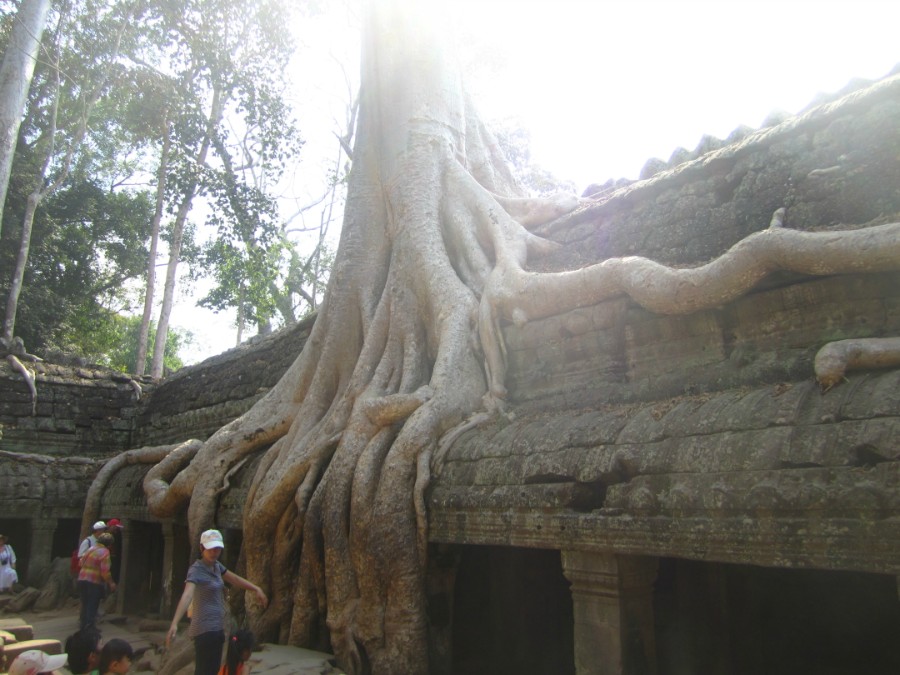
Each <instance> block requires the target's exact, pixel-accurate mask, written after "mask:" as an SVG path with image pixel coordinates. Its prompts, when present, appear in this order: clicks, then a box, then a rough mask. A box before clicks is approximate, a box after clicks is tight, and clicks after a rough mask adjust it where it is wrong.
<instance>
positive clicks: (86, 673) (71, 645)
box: [66, 626, 101, 675]
mask: <svg viewBox="0 0 900 675" xmlns="http://www.w3.org/2000/svg"><path fill="white" fill-rule="evenodd" d="M100 639H101V636H100V631H99V630H97V629H96V628H94V627H93V626H89V627H88V628H85V629H84V630H80V631H78V632H76V633H73V634H72V635H70V636H69V637H68V638H67V639H66V654H68V655H69V670H70V671H72V673H73V675H98V672H97V666H98V665H99V663H100Z"/></svg>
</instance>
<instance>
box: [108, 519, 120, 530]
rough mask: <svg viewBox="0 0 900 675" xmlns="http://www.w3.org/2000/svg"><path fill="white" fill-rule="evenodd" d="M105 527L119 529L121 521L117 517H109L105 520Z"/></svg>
mask: <svg viewBox="0 0 900 675" xmlns="http://www.w3.org/2000/svg"><path fill="white" fill-rule="evenodd" d="M106 527H118V528H119V529H121V528H122V521H121V520H119V519H118V518H110V519H109V520H107V521H106Z"/></svg>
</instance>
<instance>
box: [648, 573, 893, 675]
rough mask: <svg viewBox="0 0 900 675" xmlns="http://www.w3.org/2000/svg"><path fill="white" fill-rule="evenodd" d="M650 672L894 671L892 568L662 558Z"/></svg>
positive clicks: (869, 674) (879, 674)
mask: <svg viewBox="0 0 900 675" xmlns="http://www.w3.org/2000/svg"><path fill="white" fill-rule="evenodd" d="M654 607H655V616H656V645H657V655H658V663H659V675H694V674H695V673H727V674H728V675H757V674H758V673H767V675H804V674H806V673H809V674H811V675H812V674H815V675H854V674H856V673H859V674H860V675H863V674H865V675H888V674H889V673H898V672H900V640H898V639H897V636H898V635H900V602H898V597H897V582H896V578H895V577H894V576H888V575H878V574H863V573H857V572H828V571H822V570H796V569H783V568H767V567H755V566H750V565H723V564H714V563H701V562H694V561H689V560H674V559H663V560H661V561H660V569H659V576H658V578H657V583H656V592H655V594H654Z"/></svg>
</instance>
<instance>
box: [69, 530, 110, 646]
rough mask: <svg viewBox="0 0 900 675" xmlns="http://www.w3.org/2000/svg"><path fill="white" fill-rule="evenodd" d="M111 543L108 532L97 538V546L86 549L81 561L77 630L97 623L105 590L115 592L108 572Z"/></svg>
mask: <svg viewBox="0 0 900 675" xmlns="http://www.w3.org/2000/svg"><path fill="white" fill-rule="evenodd" d="M112 541H113V537H112V535H111V534H109V533H108V532H104V533H103V534H101V535H100V536H99V537H97V545H96V546H92V547H91V548H89V549H88V551H87V553H85V554H84V558H83V559H82V561H81V570H80V571H79V572H78V594H79V595H80V596H81V616H80V625H79V628H80V629H81V630H84V629H85V628H87V627H88V626H94V625H96V622H97V612H98V611H99V609H100V601H101V600H103V597H104V596H105V595H106V588H107V587H109V590H110V591H114V590H116V582H115V581H113V578H112V575H111V574H110V571H109V549H108V548H107V547H108V546H109V545H110V544H111V543H112Z"/></svg>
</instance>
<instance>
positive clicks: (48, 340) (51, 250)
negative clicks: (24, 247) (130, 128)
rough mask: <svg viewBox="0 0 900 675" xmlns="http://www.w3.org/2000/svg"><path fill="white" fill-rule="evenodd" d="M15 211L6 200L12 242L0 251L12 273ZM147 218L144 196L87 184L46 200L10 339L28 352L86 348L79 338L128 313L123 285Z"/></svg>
mask: <svg viewBox="0 0 900 675" xmlns="http://www.w3.org/2000/svg"><path fill="white" fill-rule="evenodd" d="M22 208H23V200H22V199H21V196H15V195H13V194H11V195H10V199H8V200H7V208H6V211H5V213H4V216H5V217H8V218H9V222H7V223H5V226H4V233H5V232H10V234H11V236H10V238H4V240H3V242H2V243H3V244H4V245H3V246H2V247H0V267H3V268H4V269H10V268H11V259H12V256H13V255H14V251H15V246H14V243H15V241H14V239H13V236H17V232H18V229H19V228H18V224H19V221H20V220H21V210H22ZM151 213H152V204H151V202H150V195H149V194H148V193H146V192H135V193H131V192H109V191H105V190H103V189H101V188H100V186H98V185H96V184H95V183H93V182H90V181H86V180H85V181H81V182H78V183H76V184H73V185H71V186H70V187H68V188H67V189H65V190H63V191H61V192H59V193H57V194H56V195H54V196H53V197H51V198H50V199H49V200H47V202H46V207H45V208H44V209H41V210H39V212H38V214H37V216H36V218H35V223H34V229H33V232H32V243H31V255H30V256H29V260H28V267H27V268H26V272H25V284H24V286H23V290H22V297H21V301H20V303H19V314H18V321H17V330H16V333H17V335H19V336H20V337H21V338H22V339H23V340H24V341H25V344H26V345H27V346H28V348H29V349H31V350H32V351H40V350H43V349H47V348H49V347H51V346H62V345H79V344H84V345H90V344H91V342H92V340H93V338H91V337H90V336H89V335H86V334H83V333H84V332H90V331H92V330H93V327H94V326H96V325H101V324H102V323H103V322H104V321H105V320H106V316H107V314H108V313H110V312H114V311H117V310H119V309H125V308H127V307H128V306H129V294H128V292H127V288H128V282H129V281H132V280H136V279H139V278H140V277H141V275H142V274H143V270H144V266H145V264H146V257H147V250H146V239H147V228H148V226H149V218H150V215H151ZM7 265H9V266H7ZM3 281H4V282H5V281H6V279H3ZM86 349H87V350H88V351H86V352H85V354H88V353H90V354H96V353H97V350H96V349H95V348H93V347H86Z"/></svg>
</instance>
